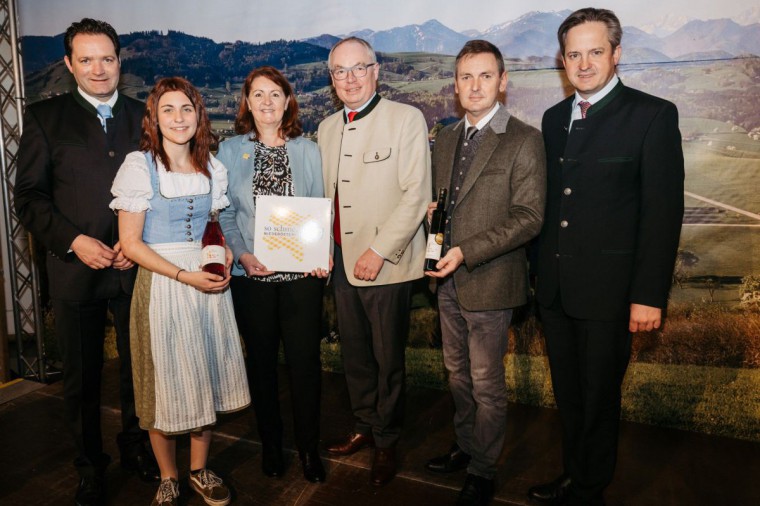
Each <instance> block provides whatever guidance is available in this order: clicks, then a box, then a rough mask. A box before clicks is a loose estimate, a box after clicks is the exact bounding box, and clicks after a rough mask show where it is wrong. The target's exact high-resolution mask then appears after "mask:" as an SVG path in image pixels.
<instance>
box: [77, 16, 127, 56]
mask: <svg viewBox="0 0 760 506" xmlns="http://www.w3.org/2000/svg"><path fill="white" fill-rule="evenodd" d="M80 33H86V34H88V35H98V34H102V35H105V36H106V37H108V38H109V39H111V42H113V48H114V49H115V50H116V56H117V57H118V56H119V51H121V44H119V34H117V33H116V30H114V29H113V26H111V25H109V24H108V23H106V22H105V21H98V20H97V19H92V18H83V19H82V21H79V22H77V21H75V22H73V23H71V26H69V27H68V28H67V29H66V34H65V35H64V37H63V49H64V51H65V52H66V56H68V57H69V59H71V43H72V42H73V41H74V37H75V36H77V35H79V34H80Z"/></svg>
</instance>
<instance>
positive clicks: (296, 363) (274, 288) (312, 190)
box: [217, 67, 328, 482]
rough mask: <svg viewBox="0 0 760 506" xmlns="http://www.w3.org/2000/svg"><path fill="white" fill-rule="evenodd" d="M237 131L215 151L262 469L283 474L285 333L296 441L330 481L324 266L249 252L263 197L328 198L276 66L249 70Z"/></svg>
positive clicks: (306, 462) (311, 473) (308, 473)
mask: <svg viewBox="0 0 760 506" xmlns="http://www.w3.org/2000/svg"><path fill="white" fill-rule="evenodd" d="M235 131H236V132H237V133H238V134H239V135H238V136H236V137H233V138H231V139H228V140H226V141H225V142H223V143H222V144H221V146H220V148H219V153H218V154H217V158H218V159H219V160H220V161H221V162H222V163H223V164H224V165H225V166H226V167H227V170H228V174H229V190H228V194H227V196H228V198H229V200H230V206H229V207H228V208H227V209H226V210H225V211H224V212H223V213H222V214H221V215H220V218H219V221H220V222H221V225H222V230H223V232H224V234H225V237H226V239H227V245H228V246H229V247H230V248H231V249H232V252H233V255H234V259H235V261H234V265H233V268H232V281H231V283H230V287H231V290H232V299H233V303H234V306H235V316H236V318H237V323H238V327H239V328H240V333H241V335H242V337H243V340H244V342H245V345H246V351H247V354H246V355H247V356H246V365H247V368H248V379H249V384H250V387H251V396H252V398H253V406H254V410H255V412H256V419H257V422H258V429H259V435H260V437H261V442H262V462H261V468H262V471H263V472H264V474H266V475H267V476H271V477H276V476H282V474H283V473H284V467H285V466H284V460H283V455H282V433H283V424H282V418H281V416H280V404H279V388H278V385H277V357H278V351H279V347H280V341H282V343H283V348H284V351H285V359H286V361H287V363H288V366H289V369H288V373H289V380H290V388H291V397H292V401H293V420H294V429H295V441H296V446H297V447H298V453H299V457H300V459H301V464H302V466H303V473H304V477H305V478H306V479H307V480H309V481H311V482H322V481H324V480H325V470H324V467H323V465H322V461H321V459H320V457H319V451H318V446H317V445H318V442H319V402H320V401H319V399H320V393H321V391H320V388H321V384H320V381H321V369H322V368H321V362H320V348H319V342H320V340H321V335H320V329H321V318H322V289H323V285H324V281H323V280H322V279H320V278H323V277H326V276H327V274H328V272H327V271H323V270H317V271H315V272H313V273H309V274H300V273H290V272H273V271H270V270H268V269H267V267H266V266H265V265H263V264H262V263H261V262H259V260H258V259H257V258H256V257H255V256H254V255H253V241H254V218H255V215H256V206H255V203H254V199H255V197H256V196H257V195H279V196H296V197H323V196H324V188H323V184H322V163H321V159H320V155H319V150H318V148H317V145H316V144H314V143H313V142H311V141H309V140H307V139H305V138H303V137H302V136H301V134H302V133H303V131H302V128H301V123H300V121H299V119H298V103H297V102H296V99H295V96H294V93H293V89H292V87H291V86H290V84H289V83H288V81H287V79H286V78H285V77H284V76H283V75H282V74H281V73H280V72H279V71H278V70H277V69H275V68H273V67H260V68H258V69H256V70H254V71H253V72H251V73H250V74H249V75H248V77H247V78H246V80H245V84H244V85H243V89H242V97H241V102H240V109H239V111H238V114H237V118H236V119H235Z"/></svg>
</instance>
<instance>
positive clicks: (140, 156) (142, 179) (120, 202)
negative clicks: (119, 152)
mask: <svg viewBox="0 0 760 506" xmlns="http://www.w3.org/2000/svg"><path fill="white" fill-rule="evenodd" d="M111 194H112V195H113V196H114V199H113V200H112V201H111V203H110V204H109V205H108V207H110V208H111V209H113V210H114V211H116V210H117V209H122V210H124V211H128V212H130V213H141V212H143V211H148V210H150V208H151V207H150V202H149V201H150V199H151V198H152V197H153V188H151V184H150V172H149V169H148V162H147V161H146V160H145V154H144V153H142V152H140V151H133V152H132V153H129V154H128V155H127V157H126V158H125V159H124V163H122V164H121V167H119V171H118V172H117V173H116V177H115V178H114V180H113V185H112V186H111Z"/></svg>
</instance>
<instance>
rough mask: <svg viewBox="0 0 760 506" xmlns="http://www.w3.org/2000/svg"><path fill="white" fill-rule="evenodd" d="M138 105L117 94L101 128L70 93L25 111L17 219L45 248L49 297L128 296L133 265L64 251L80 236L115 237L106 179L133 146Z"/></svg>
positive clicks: (76, 95) (90, 110) (108, 240)
mask: <svg viewBox="0 0 760 506" xmlns="http://www.w3.org/2000/svg"><path fill="white" fill-rule="evenodd" d="M143 110H144V105H143V104H142V103H141V102H139V101H137V100H134V99H131V98H129V97H125V96H124V95H121V94H120V95H119V98H118V100H117V102H116V104H115V105H114V107H113V111H112V114H113V118H111V119H109V120H108V124H107V126H108V133H105V132H104V131H103V128H102V126H101V124H100V120H99V118H98V116H97V111H96V110H95V108H94V107H92V106H91V105H90V104H89V103H87V101H85V100H84V98H82V96H81V95H80V94H79V93H78V92H76V91H74V92H72V93H67V94H65V95H61V96H58V97H54V98H51V99H49V100H44V101H42V102H37V103H35V104H31V105H30V106H29V107H27V108H26V113H25V115H24V131H23V134H22V136H21V144H20V146H19V157H18V171H17V173H16V184H15V208H16V213H17V214H18V216H19V219H20V220H21V223H22V224H23V225H24V227H26V229H27V230H28V231H29V232H31V233H32V235H33V236H34V238H35V239H36V240H37V241H40V242H41V243H42V244H43V245H44V246H45V248H46V249H47V250H48V255H47V268H48V277H49V281H50V296H51V297H52V298H57V299H64V300H92V299H102V298H108V297H112V296H115V295H117V294H118V293H119V290H120V288H122V289H125V290H127V292H128V293H131V289H132V284H133V283H134V275H135V271H136V269H129V270H128V271H124V272H122V271H118V270H115V269H102V270H95V269H90V268H89V267H87V266H86V265H85V264H83V263H82V262H81V261H80V260H79V258H78V257H77V256H76V255H75V254H74V253H68V250H69V248H70V247H71V243H72V242H73V241H74V239H75V238H76V237H77V236H78V235H79V234H85V235H89V236H92V237H94V238H96V239H99V240H100V241H102V242H103V243H105V244H106V245H108V246H113V245H114V244H116V242H118V240H119V238H118V226H117V221H116V215H115V214H114V212H113V211H111V210H110V209H109V208H108V204H109V202H110V201H111V183H112V182H113V178H114V176H115V175H116V171H117V170H118V169H119V166H120V165H121V163H122V162H123V161H124V157H125V156H126V155H127V153H129V152H130V151H135V150H136V149H137V147H138V144H139V141H140V134H141V121H142V114H143Z"/></svg>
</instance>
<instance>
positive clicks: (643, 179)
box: [536, 83, 684, 320]
mask: <svg viewBox="0 0 760 506" xmlns="http://www.w3.org/2000/svg"><path fill="white" fill-rule="evenodd" d="M572 103H573V96H570V97H568V98H567V99H565V100H563V101H562V102H560V103H559V104H557V105H555V106H554V107H552V108H551V109H549V110H547V111H546V113H545V114H544V118H543V122H542V130H543V134H544V140H545V143H546V158H547V174H548V192H547V204H546V215H545V221H544V227H543V230H542V232H541V236H540V240H539V262H538V284H537V294H536V295H537V299H538V302H539V303H540V304H542V305H544V306H550V305H551V304H552V303H554V301H555V297H556V295H557V294H558V293H559V294H561V301H562V306H563V309H564V310H565V312H566V313H567V314H568V315H569V316H571V317H574V318H580V319H592V320H611V319H616V318H621V317H623V318H627V316H626V315H627V310H628V308H629V306H630V304H631V303H637V304H644V305H647V306H654V307H659V308H664V307H665V306H666V304H667V297H668V291H669V289H670V284H671V274H672V271H673V265H674V263H675V257H676V252H677V249H678V240H679V236H680V231H681V221H682V218H683V179H684V162H683V152H682V150H681V134H680V132H679V131H678V111H677V110H676V107H675V105H673V104H672V103H670V102H668V101H665V100H662V99H660V98H657V97H653V96H651V95H647V94H646V93H642V92H640V91H637V90H634V89H632V88H628V87H626V86H623V84H622V83H619V84H618V85H617V86H616V87H615V88H614V89H613V90H612V91H611V92H610V93H609V95H607V96H606V97H605V98H604V99H602V100H601V101H600V102H598V103H597V104H595V105H593V106H592V107H591V108H590V109H589V112H588V113H587V117H586V119H583V120H576V121H574V122H573V125H572V130H571V131H570V133H569V134H568V124H569V123H570V114H571V108H572Z"/></svg>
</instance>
